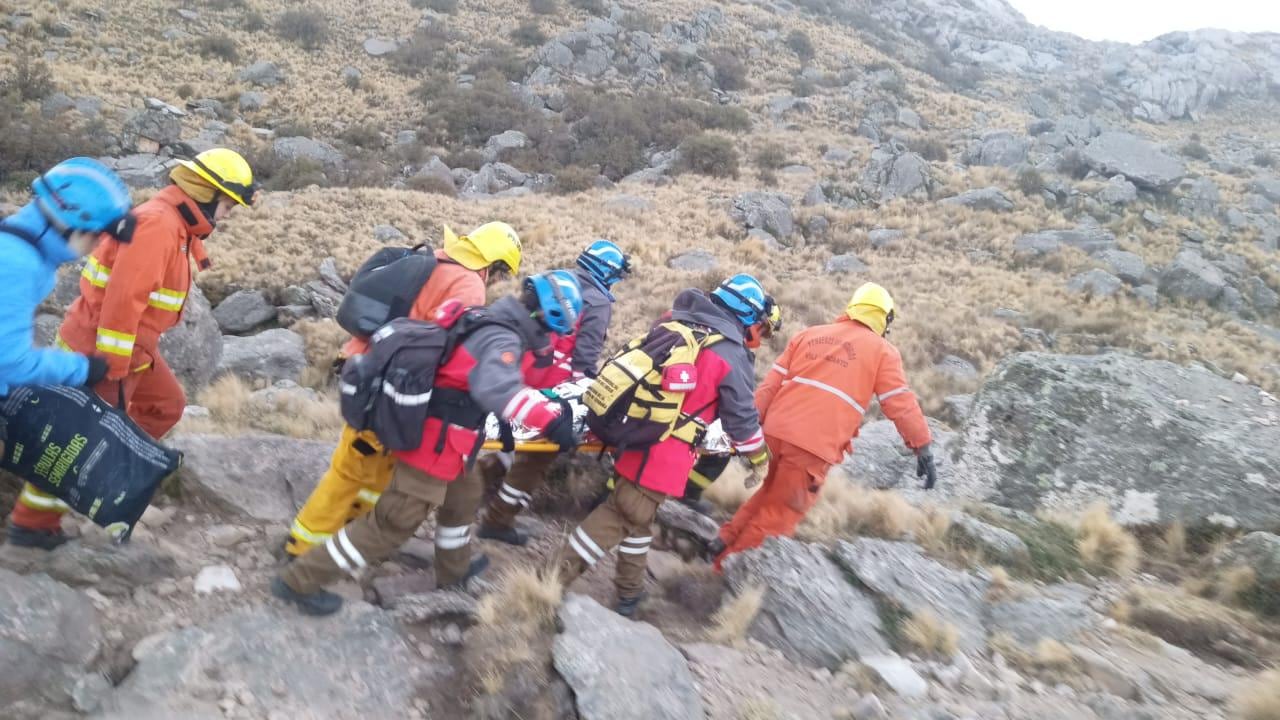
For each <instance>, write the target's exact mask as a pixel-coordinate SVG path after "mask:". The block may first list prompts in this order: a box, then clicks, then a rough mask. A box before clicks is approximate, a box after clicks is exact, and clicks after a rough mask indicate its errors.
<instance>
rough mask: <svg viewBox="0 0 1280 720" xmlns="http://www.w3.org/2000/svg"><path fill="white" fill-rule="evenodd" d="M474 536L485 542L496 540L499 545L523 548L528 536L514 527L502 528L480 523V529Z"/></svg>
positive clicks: (527, 542)
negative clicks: (504, 544)
mask: <svg viewBox="0 0 1280 720" xmlns="http://www.w3.org/2000/svg"><path fill="white" fill-rule="evenodd" d="M476 535H479V536H480V537H482V538H484V539H485V540H497V541H498V542H500V543H506V544H508V545H515V546H516V547H524V546H525V545H528V544H529V534H528V533H525V532H521V531H520V530H517V529H516V528H514V527H503V526H501V525H489V524H488V523H481V524H480V529H479V530H478V531H477V532H476Z"/></svg>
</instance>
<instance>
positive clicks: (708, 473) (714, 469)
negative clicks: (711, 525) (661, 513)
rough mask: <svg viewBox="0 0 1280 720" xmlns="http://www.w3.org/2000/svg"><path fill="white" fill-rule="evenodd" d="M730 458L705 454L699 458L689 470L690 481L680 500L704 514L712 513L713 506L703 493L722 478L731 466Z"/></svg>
mask: <svg viewBox="0 0 1280 720" xmlns="http://www.w3.org/2000/svg"><path fill="white" fill-rule="evenodd" d="M730 459H732V456H730V455H703V456H702V457H700V458H698V462H697V463H696V464H695V465H694V466H693V470H691V471H690V472H689V482H687V483H685V486H684V497H682V498H680V501H681V502H683V503H684V504H685V505H688V506H689V507H691V508H693V509H694V510H696V511H698V512H700V513H702V514H704V515H710V514H711V511H712V510H713V506H712V505H711V504H710V503H708V502H707V501H706V500H703V499H702V493H703V492H705V491H706V489H707V488H709V487H711V485H712V484H713V483H715V481H716V480H719V479H720V476H721V475H723V474H724V471H725V468H727V467H729V460H730Z"/></svg>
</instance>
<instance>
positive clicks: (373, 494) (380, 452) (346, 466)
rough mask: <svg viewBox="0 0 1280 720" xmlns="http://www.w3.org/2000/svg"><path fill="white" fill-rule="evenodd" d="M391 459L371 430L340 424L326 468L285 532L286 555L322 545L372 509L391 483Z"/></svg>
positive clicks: (392, 467) (392, 461)
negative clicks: (336, 442)
mask: <svg viewBox="0 0 1280 720" xmlns="http://www.w3.org/2000/svg"><path fill="white" fill-rule="evenodd" d="M394 468H395V458H393V457H391V455H389V454H388V453H387V452H386V451H385V450H384V449H383V447H382V443H380V442H378V438H377V436H376V435H374V434H373V433H371V432H368V431H365V432H357V431H356V430H355V429H353V428H351V427H349V426H343V428H342V438H341V439H340V440H339V441H338V447H337V448H335V449H334V451H333V458H332V459H331V460H330V461H329V469H328V470H327V471H325V474H324V477H322V478H320V484H319V485H316V489H315V490H313V491H311V497H309V498H307V502H306V504H305V505H303V506H302V509H301V510H299V511H298V516H297V517H296V518H294V520H293V527H292V528H291V529H290V531H289V544H288V551H289V554H290V555H295V556H296V555H302V554H303V553H305V552H307V551H308V550H310V549H311V548H312V547H314V546H316V545H323V544H324V543H325V542H326V541H327V540H328V539H329V538H330V537H332V536H333V534H334V533H336V532H338V531H339V530H341V529H342V528H343V527H344V526H345V525H346V524H347V523H349V522H351V521H352V520H355V519H356V518H358V517H361V516H362V515H365V514H367V513H368V512H369V511H371V510H373V506H374V505H376V504H377V503H378V498H380V497H382V493H383V492H384V491H385V490H386V489H387V486H388V485H390V484H391V473H392V470H393V469H394Z"/></svg>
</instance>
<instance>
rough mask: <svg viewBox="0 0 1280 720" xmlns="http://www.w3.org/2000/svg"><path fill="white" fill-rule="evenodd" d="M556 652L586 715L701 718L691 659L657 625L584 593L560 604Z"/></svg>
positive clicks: (601, 719) (589, 718)
mask: <svg viewBox="0 0 1280 720" xmlns="http://www.w3.org/2000/svg"><path fill="white" fill-rule="evenodd" d="M559 617H560V623H561V624H562V626H563V627H564V632H562V633H561V634H560V635H558V636H556V639H555V645H554V647H553V648H552V658H553V659H554V661H555V666H556V670H557V671H558V672H559V673H560V676H561V677H563V678H564V679H565V682H567V683H569V687H571V688H573V694H574V697H575V699H576V700H577V705H578V715H579V716H580V717H581V718H582V720H627V719H628V718H634V719H635V720H649V719H651V718H652V719H655V720H702V718H703V717H705V713H704V711H703V708H702V697H701V695H700V694H699V693H698V688H697V687H696V686H695V685H694V681H693V675H692V673H690V672H689V663H688V662H687V661H686V660H685V659H684V656H683V655H681V654H680V651H679V650H676V649H675V647H673V646H672V645H671V643H669V642H667V639H666V638H664V637H663V636H662V633H661V632H659V631H658V629H657V628H655V627H653V626H652V625H649V624H648V623H642V622H632V621H631V620H627V619H626V618H623V617H621V616H620V615H618V614H617V613H615V612H613V611H611V610H607V609H605V608H603V607H601V606H600V604H599V603H597V602H596V601H595V600H592V599H591V598H589V597H586V596H583V595H570V596H569V597H568V598H566V599H565V601H564V604H563V605H562V606H561V607H560V613H559Z"/></svg>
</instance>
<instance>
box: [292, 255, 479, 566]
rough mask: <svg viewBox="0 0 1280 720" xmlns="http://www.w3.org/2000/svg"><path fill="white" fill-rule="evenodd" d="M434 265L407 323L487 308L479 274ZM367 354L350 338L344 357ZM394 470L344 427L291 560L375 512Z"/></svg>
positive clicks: (365, 436)
mask: <svg viewBox="0 0 1280 720" xmlns="http://www.w3.org/2000/svg"><path fill="white" fill-rule="evenodd" d="M436 259H437V260H439V261H440V262H439V264H438V265H436V269H435V270H433V271H432V272H431V277H430V278H428V279H427V282H426V284H425V285H423V286H422V291H421V292H420V293H418V297H417V299H416V300H415V301H414V303H413V307H412V308H411V309H410V310H409V317H411V318H413V319H415V320H431V319H433V318H434V317H435V315H436V310H438V309H439V308H440V306H441V305H444V304H445V303H447V302H451V301H457V302H460V303H462V304H463V305H464V306H467V307H471V306H473V305H484V302H485V284H484V277H483V276H482V275H481V274H480V273H478V272H476V271H474V270H469V269H467V268H465V267H463V266H462V265H459V264H457V263H455V262H453V261H452V260H450V259H449V257H448V256H447V255H445V254H444V251H437V252H436ZM368 349H369V342H368V340H366V339H363V338H352V339H351V340H350V341H349V342H348V343H347V344H346V345H345V346H344V347H343V348H342V354H343V356H344V357H351V356H352V355H359V354H362V353H364V352H365V351H367V350H368ZM394 469H395V458H394V457H392V456H391V455H389V454H387V452H385V451H384V450H383V447H382V444H381V443H379V442H378V436H377V435H374V434H373V433H372V432H369V431H364V432H358V431H356V430H355V429H354V428H351V427H349V426H344V427H343V428H342V437H341V438H339V440H338V446H337V448H335V449H334V451H333V459H332V460H330V462H329V469H328V470H327V471H325V474H324V476H323V477H321V478H320V483H319V484H318V485H317V486H316V489H315V490H313V491H311V496H310V497H309V498H307V502H306V504H305V505H303V506H302V509H301V510H299V511H298V515H297V517H296V518H294V521H293V526H292V527H291V528H290V530H289V541H288V544H287V545H286V549H287V550H288V552H289V554H291V555H295V556H296V555H302V554H303V553H305V552H307V551H308V550H310V549H311V548H312V547H314V546H316V545H323V544H324V543H325V541H327V540H328V539H329V538H330V537H331V536H332V535H333V533H335V532H337V531H338V530H340V529H342V527H343V526H344V525H346V524H347V523H348V522H351V521H352V520H354V519H355V518H358V517H360V516H361V515H364V514H365V513H367V512H369V511H370V510H372V509H373V506H374V505H376V504H377V502H378V499H379V498H380V497H382V493H383V492H384V491H385V490H386V489H387V486H388V485H390V483H391V475H392V471H393V470H394Z"/></svg>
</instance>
